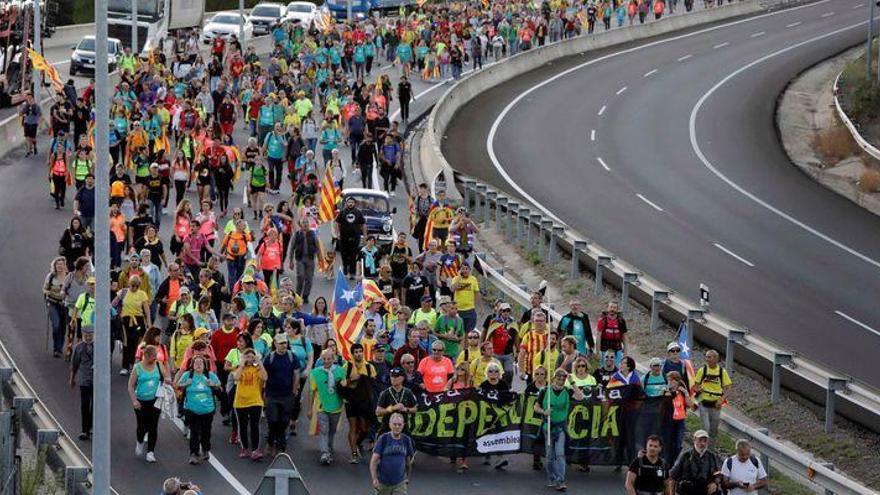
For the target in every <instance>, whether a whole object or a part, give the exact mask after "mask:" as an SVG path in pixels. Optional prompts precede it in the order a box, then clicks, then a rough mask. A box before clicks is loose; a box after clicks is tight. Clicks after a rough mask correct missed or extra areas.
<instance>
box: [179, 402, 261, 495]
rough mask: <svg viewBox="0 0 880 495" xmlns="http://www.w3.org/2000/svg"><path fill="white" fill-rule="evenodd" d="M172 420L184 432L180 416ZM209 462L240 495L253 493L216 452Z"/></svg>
mask: <svg viewBox="0 0 880 495" xmlns="http://www.w3.org/2000/svg"><path fill="white" fill-rule="evenodd" d="M171 422H172V423H174V426H176V427H177V429H178V430H180V432H181V433H183V431H184V429H183V428H184V426H183V421H181V420H180V419H179V418H174V419H173V420H171ZM208 463H209V464H211V467H213V468H214V469H215V470H216V471H217V473H219V474H220V476H222V477H223V479H224V480H226V482H227V483H229V486H231V487H232V488H233V489H234V490H235V492H236V493H238V495H251V492H250V490H248V489H247V488H245V486H244V485H242V484H241V482H240V481H238V478H236V477H235V475H233V474H232V473H230V472H229V470H228V469H226V466H224V465H223V463H222V462H220V460H219V459H217V457H215V456H214V454H211V457H209V458H208Z"/></svg>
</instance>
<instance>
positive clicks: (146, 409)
mask: <svg viewBox="0 0 880 495" xmlns="http://www.w3.org/2000/svg"><path fill="white" fill-rule="evenodd" d="M140 403H141V408H140V409H135V410H134V416H135V418H136V419H137V432H136V435H137V442H138V443H141V442H143V441H144V436H146V437H147V452H153V451H154V450H155V449H156V440H157V439H158V436H159V415H160V414H161V413H162V411H160V410H159V409H158V408H156V406H155V404H156V399H153V400H142V401H140Z"/></svg>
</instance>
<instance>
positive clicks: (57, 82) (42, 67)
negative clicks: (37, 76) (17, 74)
mask: <svg viewBox="0 0 880 495" xmlns="http://www.w3.org/2000/svg"><path fill="white" fill-rule="evenodd" d="M27 53H28V57H30V59H31V65H32V66H33V68H34V70H39V71H42V72H43V73H44V74H46V77H48V78H49V79H50V80H51V81H52V87H53V88H55V91H58V92H61V91H64V83H63V82H61V76H60V75H59V74H58V69H56V68H55V67H53V66H52V64H50V63H49V62H47V61H46V59H45V58H43V56H42V55H40V54H39V53H37V52H36V51H34V50H32V49H30V48H28V49H27Z"/></svg>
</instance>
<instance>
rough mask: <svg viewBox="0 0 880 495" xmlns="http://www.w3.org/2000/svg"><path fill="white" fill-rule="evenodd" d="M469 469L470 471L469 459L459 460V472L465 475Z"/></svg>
mask: <svg viewBox="0 0 880 495" xmlns="http://www.w3.org/2000/svg"><path fill="white" fill-rule="evenodd" d="M468 469H470V467H469V466H468V463H467V459H459V460H458V472H459V473H463V472H465V471H467V470H468Z"/></svg>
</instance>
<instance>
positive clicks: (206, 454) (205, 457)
mask: <svg viewBox="0 0 880 495" xmlns="http://www.w3.org/2000/svg"><path fill="white" fill-rule="evenodd" d="M199 460H201V461H205V462H208V461H210V460H211V452H210V451H208V452H202V455H200V456H199Z"/></svg>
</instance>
